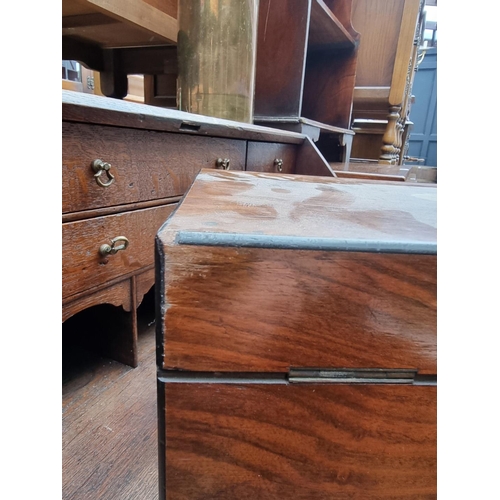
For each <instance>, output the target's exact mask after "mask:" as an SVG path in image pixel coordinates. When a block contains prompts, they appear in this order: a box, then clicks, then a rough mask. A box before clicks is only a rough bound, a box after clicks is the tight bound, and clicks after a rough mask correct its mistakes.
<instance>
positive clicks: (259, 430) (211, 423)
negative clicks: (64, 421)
mask: <svg viewBox="0 0 500 500" xmlns="http://www.w3.org/2000/svg"><path fill="white" fill-rule="evenodd" d="M159 394H160V401H159V404H160V409H161V410H162V411H160V418H161V419H162V421H161V423H160V426H161V427H160V428H162V427H163V428H164V429H165V435H164V436H160V439H161V441H160V446H163V445H164V444H165V443H166V447H167V448H166V453H161V454H160V455H161V456H162V458H163V457H165V460H164V462H165V463H164V464H161V465H160V466H161V467H162V468H164V470H165V474H164V475H161V477H162V479H164V480H165V483H166V485H167V491H168V495H167V496H166V497H167V498H171V499H176V498H179V499H180V498H192V499H201V498H217V499H218V500H224V499H231V500H232V499H235V498H256V499H257V498H258V499H264V500H265V499H269V500H271V499H276V498H283V499H285V498H287V499H291V498H293V499H302V500H320V499H321V500H331V499H347V498H367V499H368V498H370V499H382V498H384V499H395V498H398V499H416V498H418V499H431V498H436V480H437V479H436V387H422V386H420V387H414V386H413V387H412V386H374V385H364V386H352V385H341V386H331V385H329V386H328V385H314V386H308V387H304V386H290V385H272V384H266V385H264V384H262V385H261V384H237V385H236V384H235V385H230V384H224V383H211V384H197V383H166V384H163V385H162V386H161V389H160V392H159ZM165 401H166V409H165V405H164V403H165ZM162 424H163V425H162ZM162 487H163V491H165V484H163V485H162ZM160 498H165V496H163V497H162V495H160Z"/></svg>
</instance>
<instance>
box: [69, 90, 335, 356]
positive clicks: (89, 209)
mask: <svg viewBox="0 0 500 500" xmlns="http://www.w3.org/2000/svg"><path fill="white" fill-rule="evenodd" d="M62 107H63V113H62V115H63V123H62V222H63V224H62V239H63V255H62V257H63V258H62V292H63V311H62V312H63V321H65V320H67V319H68V318H70V317H71V316H73V315H75V314H76V313H78V312H80V311H82V310H83V309H86V308H88V307H91V306H95V305H101V304H112V305H114V306H120V307H121V309H122V313H121V318H120V319H119V320H118V321H117V322H116V324H114V323H113V322H107V321H106V322H104V323H105V327H104V323H102V328H101V327H98V330H99V331H97V332H96V335H97V337H99V342H100V343H101V344H103V345H105V346H109V349H108V348H104V350H103V352H104V353H105V354H106V355H108V356H111V357H113V358H115V359H117V360H119V361H122V362H124V363H126V364H129V365H131V366H136V365H137V363H138V359H137V321H136V319H137V318H136V309H137V307H138V306H139V304H140V303H141V301H142V299H143V297H144V294H145V293H147V292H148V290H150V289H151V287H152V286H153V284H154V269H153V267H154V237H155V234H156V232H157V231H158V229H159V227H160V226H161V225H162V224H163V223H164V222H165V220H166V219H167V218H168V216H169V215H170V214H171V213H172V212H173V211H174V210H175V208H176V207H177V203H178V202H179V200H180V199H181V197H182V196H183V195H184V194H185V193H186V191H187V190H188V189H189V187H190V185H191V183H192V182H193V180H194V178H195V176H196V174H197V173H198V172H199V171H200V170H201V169H202V168H212V169H229V170H230V171H242V170H256V171H267V172H276V173H283V174H284V173H293V172H295V169H296V165H297V158H304V154H306V157H307V162H306V166H305V169H306V171H311V172H316V171H318V170H319V171H320V172H322V174H323V175H330V176H334V175H335V174H334V173H333V171H332V170H331V169H330V167H329V165H328V164H327V163H326V161H325V160H324V158H323V157H322V156H321V155H320V154H319V153H318V151H317V150H316V149H315V148H314V147H313V146H312V145H311V144H310V142H309V141H308V139H307V138H306V137H305V136H304V135H302V134H297V133H293V132H286V131H278V130H275V129H269V128H264V127H258V126H254V125H248V124H240V123H236V122H229V121H224V120H217V119H214V118H209V117H202V116H197V115H192V114H189V113H183V112H179V111H175V110H167V109H162V108H156V107H152V106H146V105H142V104H137V103H130V102H125V101H118V100H114V99H110V98H105V97H102V96H94V95H86V94H79V93H75V92H69V91H63V105H62ZM96 162H97V167H98V168H95V167H96ZM93 165H94V167H93ZM99 165H100V166H101V167H99ZM99 172H100V174H99ZM96 176H97V177H96ZM103 245H108V247H110V250H111V251H110V252H109V253H103V252H102V251H101V247H102V246H103ZM100 324H101V323H100Z"/></svg>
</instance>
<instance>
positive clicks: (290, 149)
mask: <svg viewBox="0 0 500 500" xmlns="http://www.w3.org/2000/svg"><path fill="white" fill-rule="evenodd" d="M298 150H299V147H298V146H295V145H293V144H276V143H265V142H253V141H248V149H247V164H246V170H251V171H252V172H283V173H287V174H291V173H295V163H296V158H297V151H298ZM276 159H281V160H282V166H281V169H282V170H281V171H280V170H278V169H277V166H276V164H275V163H274V161H275V160H276Z"/></svg>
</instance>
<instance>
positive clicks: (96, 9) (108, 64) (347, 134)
mask: <svg viewBox="0 0 500 500" xmlns="http://www.w3.org/2000/svg"><path fill="white" fill-rule="evenodd" d="M351 2H352V0H261V1H260V2H259V19H258V41H257V61H256V67H255V73H256V75H255V111H254V115H255V119H254V123H256V124H260V125H268V126H273V127H277V128H282V129H286V130H292V131H296V132H299V133H304V134H307V135H309V136H310V137H311V138H312V139H313V141H317V145H318V147H319V149H320V150H321V152H322V154H323V155H324V157H325V158H326V159H327V160H328V161H334V162H337V161H343V162H348V161H349V158H350V151H351V145H352V140H353V136H354V132H353V131H352V129H351V110H352V100H353V90H354V80H355V73H356V54H357V45H358V41H359V34H358V33H357V32H356V31H355V30H354V29H353V27H352V25H351ZM174 4H175V5H174ZM151 18H154V21H152V20H151ZM146 19H147V20H148V22H147V23H146V21H145V20H146ZM120 30H123V36H120ZM108 32H109V33H108ZM63 59H70V60H78V61H81V62H83V63H84V64H85V65H87V66H88V67H89V68H92V69H93V70H96V71H100V72H102V76H101V90H102V93H103V94H104V95H106V96H109V97H117V98H123V97H125V96H126V95H127V75H131V74H143V75H144V102H145V103H147V104H153V105H157V106H163V107H171V108H177V105H178V103H177V100H176V96H177V82H176V79H177V74H178V64H177V5H176V2H172V1H168V2H165V3H161V2H157V1H154V0H147V1H146V0H128V1H127V2H125V3H122V2H117V1H116V0H115V1H109V2H103V1H102V0H78V1H77V0H64V1H63Z"/></svg>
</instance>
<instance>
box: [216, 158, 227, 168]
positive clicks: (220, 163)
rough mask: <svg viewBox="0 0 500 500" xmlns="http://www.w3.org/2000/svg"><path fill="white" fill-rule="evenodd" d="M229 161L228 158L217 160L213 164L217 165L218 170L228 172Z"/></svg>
mask: <svg viewBox="0 0 500 500" xmlns="http://www.w3.org/2000/svg"><path fill="white" fill-rule="evenodd" d="M230 161H231V160H230V159H229V158H217V161H216V162H215V164H216V165H217V168H220V169H222V170H229V169H230V166H229V162H230Z"/></svg>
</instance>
